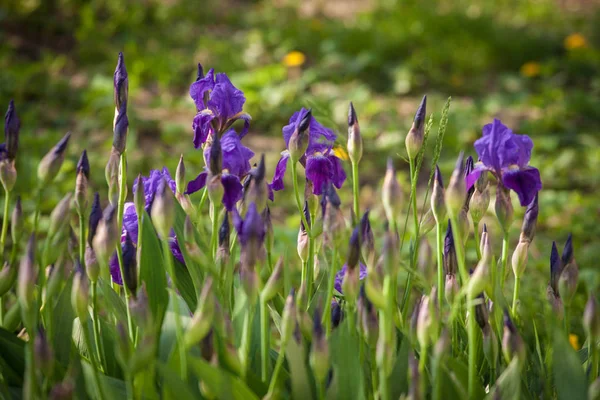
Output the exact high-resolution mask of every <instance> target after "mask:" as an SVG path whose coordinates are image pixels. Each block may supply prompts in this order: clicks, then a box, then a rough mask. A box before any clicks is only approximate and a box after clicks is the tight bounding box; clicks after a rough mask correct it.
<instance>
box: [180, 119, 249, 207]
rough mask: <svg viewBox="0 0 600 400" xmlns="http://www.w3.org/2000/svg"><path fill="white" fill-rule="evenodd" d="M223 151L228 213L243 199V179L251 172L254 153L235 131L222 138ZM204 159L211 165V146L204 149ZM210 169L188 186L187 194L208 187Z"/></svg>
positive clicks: (224, 201) (224, 196) (223, 180)
mask: <svg viewBox="0 0 600 400" xmlns="http://www.w3.org/2000/svg"><path fill="white" fill-rule="evenodd" d="M220 142H221V151H222V153H223V172H222V174H221V183H222V184H223V188H224V189H225V193H224V195H223V204H224V205H225V208H227V210H228V211H231V210H232V209H233V208H234V207H235V204H236V203H237V202H238V201H239V200H241V198H242V189H243V186H242V183H241V181H242V178H243V177H244V176H246V175H247V174H248V173H249V172H250V168H251V167H250V159H251V158H252V157H253V156H254V152H253V151H252V150H250V149H249V148H247V147H246V146H244V145H243V144H242V142H241V141H240V137H239V136H238V135H237V133H235V131H234V130H233V129H230V130H229V131H227V132H226V133H225V134H224V135H223V137H221V141H220ZM204 159H205V163H206V165H210V146H207V147H206V148H205V149H204ZM207 176H208V169H207V168H205V169H204V171H202V172H201V173H200V174H199V175H198V176H197V177H196V178H195V179H194V180H192V181H190V182H189V183H188V186H187V190H186V194H191V193H195V192H197V191H198V190H200V189H202V188H203V187H204V186H206V178H207Z"/></svg>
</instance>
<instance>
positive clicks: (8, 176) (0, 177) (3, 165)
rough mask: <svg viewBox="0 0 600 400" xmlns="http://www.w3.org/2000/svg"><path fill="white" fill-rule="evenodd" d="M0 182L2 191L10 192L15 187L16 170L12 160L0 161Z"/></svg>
mask: <svg viewBox="0 0 600 400" xmlns="http://www.w3.org/2000/svg"><path fill="white" fill-rule="evenodd" d="M0 182H1V183H2V186H3V187H4V190H5V191H7V192H10V191H12V190H13V188H14V187H15V183H16V182H17V170H16V168H15V161H14V160H9V159H6V160H2V161H0Z"/></svg>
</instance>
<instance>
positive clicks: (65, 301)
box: [50, 275, 75, 365]
mask: <svg viewBox="0 0 600 400" xmlns="http://www.w3.org/2000/svg"><path fill="white" fill-rule="evenodd" d="M72 283H73V276H72V275H71V276H70V277H69V278H68V279H67V282H66V284H65V285H64V287H63V289H62V291H61V292H60V294H59V296H58V300H57V301H56V305H55V306H54V311H53V313H52V330H53V332H52V337H51V338H50V340H51V341H52V349H53V351H54V356H55V357H56V359H57V360H58V361H59V362H60V363H61V364H63V365H68V364H69V360H70V359H71V333H72V332H73V320H74V319H75V313H74V312H73V308H72V306H71V285H72Z"/></svg>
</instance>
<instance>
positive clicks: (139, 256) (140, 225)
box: [135, 215, 144, 287]
mask: <svg viewBox="0 0 600 400" xmlns="http://www.w3.org/2000/svg"><path fill="white" fill-rule="evenodd" d="M142 218H143V215H138V216H137V223H138V241H137V248H136V250H135V251H136V255H135V257H136V262H137V287H142V274H141V271H142V264H141V263H142V243H143V240H142V238H143V236H142V235H143V228H144V224H143V222H142Z"/></svg>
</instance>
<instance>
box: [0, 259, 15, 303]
mask: <svg viewBox="0 0 600 400" xmlns="http://www.w3.org/2000/svg"><path fill="white" fill-rule="evenodd" d="M18 271H19V270H18V268H17V266H16V265H11V264H9V263H8V261H6V262H5V263H4V267H3V268H2V269H1V270H0V297H2V296H4V295H5V294H6V293H7V292H8V291H9V290H10V289H11V288H12V286H13V285H14V283H15V280H16V279H17V272H18Z"/></svg>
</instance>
